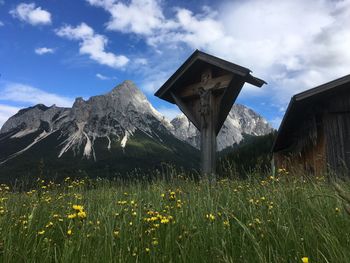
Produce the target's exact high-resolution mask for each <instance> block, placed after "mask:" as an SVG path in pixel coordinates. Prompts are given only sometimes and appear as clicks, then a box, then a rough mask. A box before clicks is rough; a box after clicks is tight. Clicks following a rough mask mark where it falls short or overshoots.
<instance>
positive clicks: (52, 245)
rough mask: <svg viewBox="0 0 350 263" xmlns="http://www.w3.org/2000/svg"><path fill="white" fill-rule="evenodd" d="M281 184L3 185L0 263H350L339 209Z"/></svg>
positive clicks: (349, 221)
mask: <svg viewBox="0 0 350 263" xmlns="http://www.w3.org/2000/svg"><path fill="white" fill-rule="evenodd" d="M287 177H288V178H293V177H291V176H290V175H286V173H285V172H283V171H282V172H281V174H280V175H278V176H276V177H268V178H266V179H264V180H262V179H260V180H257V179H255V180H253V179H248V180H244V181H241V180H227V179H226V180H220V181H217V183H216V184H212V185H210V184H209V183H208V182H207V181H205V180H203V181H200V182H196V181H193V180H188V179H185V178H184V177H183V176H181V175H179V176H178V177H176V178H174V179H173V180H172V181H171V182H166V181H162V180H160V181H155V182H152V183H142V182H138V183H137V182H134V183H130V182H129V183H120V182H112V181H107V180H102V179H101V180H79V181H78V180H71V179H69V178H67V179H66V180H65V182H64V183H61V184H60V185H58V184H54V183H50V182H46V181H43V180H41V179H40V180H38V182H37V184H38V186H37V187H35V189H33V190H30V191H25V192H18V191H15V190H13V189H10V188H9V187H7V186H6V185H1V192H0V201H1V204H0V206H1V207H0V261H1V262H249V263H251V262H303V261H302V258H304V259H303V260H304V262H306V261H308V262H311V263H313V262H315V263H316V262H317V263H321V262H336V263H341V262H344V263H346V262H350V215H349V214H347V212H346V210H345V209H344V208H343V205H344V200H343V199H342V198H341V197H339V196H338V194H337V192H336V191H335V190H334V188H333V187H332V186H331V185H330V184H329V183H327V182H325V180H324V178H315V179H314V180H312V181H311V180H306V179H302V178H295V179H290V180H286V178H287ZM341 187H342V188H343V189H345V190H346V191H348V192H349V189H350V184H349V183H342V184H341ZM306 258H307V259H306Z"/></svg>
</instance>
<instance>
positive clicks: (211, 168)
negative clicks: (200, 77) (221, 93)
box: [200, 91, 216, 181]
mask: <svg viewBox="0 0 350 263" xmlns="http://www.w3.org/2000/svg"><path fill="white" fill-rule="evenodd" d="M209 92H210V94H209V98H208V104H209V105H208V106H209V111H208V114H207V115H205V116H202V117H201V129H200V131H201V159H202V175H203V176H204V177H207V178H208V179H209V180H210V181H215V173H216V134H215V123H216V122H215V117H214V114H215V111H214V106H215V105H214V104H215V100H214V95H213V93H212V91H209ZM203 118H205V120H204V119H203Z"/></svg>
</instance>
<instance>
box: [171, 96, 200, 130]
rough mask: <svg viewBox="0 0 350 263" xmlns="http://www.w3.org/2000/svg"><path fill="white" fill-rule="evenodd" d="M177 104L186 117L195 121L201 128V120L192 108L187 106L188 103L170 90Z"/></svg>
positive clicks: (196, 125) (194, 123)
mask: <svg viewBox="0 0 350 263" xmlns="http://www.w3.org/2000/svg"><path fill="white" fill-rule="evenodd" d="M170 94H171V96H172V97H173V99H174V101H175V103H176V105H177V106H179V108H180V110H181V111H182V112H183V113H184V114H185V115H186V117H187V118H188V119H189V120H190V121H191V122H192V123H193V125H194V126H195V127H196V128H197V129H198V130H200V128H201V126H200V121H199V120H197V119H196V117H195V116H194V114H193V113H192V112H191V110H190V109H189V108H188V107H187V105H186V104H185V103H184V102H183V100H182V99H181V98H179V97H178V96H176V95H175V94H174V93H173V92H170Z"/></svg>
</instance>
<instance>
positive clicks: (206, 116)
mask: <svg viewBox="0 0 350 263" xmlns="http://www.w3.org/2000/svg"><path fill="white" fill-rule="evenodd" d="M250 72H251V71H250V70H249V69H247V68H245V67H242V66H239V65H236V64H233V63H231V62H228V61H225V60H222V59H220V58H217V57H214V56H212V55H209V54H206V53H204V52H201V51H199V50H196V51H195V52H194V53H193V54H192V55H191V56H190V57H189V58H188V59H187V60H186V61H185V62H184V63H183V64H182V65H181V66H180V68H179V69H178V70H177V71H176V72H175V73H174V74H173V75H172V76H171V77H170V78H169V79H168V80H167V81H166V82H165V83H164V84H163V86H162V87H161V88H160V89H159V90H158V91H157V92H156V93H155V96H157V97H159V98H161V99H163V100H166V101H168V102H170V103H173V104H176V105H177V106H178V107H179V108H180V110H181V111H182V112H183V113H184V114H185V115H186V116H187V118H188V119H189V120H190V121H191V122H192V123H193V125H194V126H195V127H196V128H197V129H198V130H199V131H200V134H201V159H202V175H205V176H212V175H214V174H215V171H216V136H217V135H218V133H219V131H220V129H221V127H222V125H223V124H224V122H225V120H226V117H227V115H228V113H229V112H230V110H231V108H232V106H233V104H234V102H235V100H236V98H237V96H238V94H239V93H240V91H241V89H242V87H243V85H244V83H245V82H247V83H249V84H252V85H254V86H258V87H261V86H262V85H263V84H266V82H265V81H263V80H261V79H258V78H255V77H254V76H252V75H251V74H250Z"/></svg>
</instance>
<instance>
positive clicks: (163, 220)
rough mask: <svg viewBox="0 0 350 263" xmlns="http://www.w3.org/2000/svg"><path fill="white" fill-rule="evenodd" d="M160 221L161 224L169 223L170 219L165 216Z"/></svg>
mask: <svg viewBox="0 0 350 263" xmlns="http://www.w3.org/2000/svg"><path fill="white" fill-rule="evenodd" d="M160 223H161V224H167V223H169V219H168V218H166V217H164V218H162V220H160Z"/></svg>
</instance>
